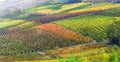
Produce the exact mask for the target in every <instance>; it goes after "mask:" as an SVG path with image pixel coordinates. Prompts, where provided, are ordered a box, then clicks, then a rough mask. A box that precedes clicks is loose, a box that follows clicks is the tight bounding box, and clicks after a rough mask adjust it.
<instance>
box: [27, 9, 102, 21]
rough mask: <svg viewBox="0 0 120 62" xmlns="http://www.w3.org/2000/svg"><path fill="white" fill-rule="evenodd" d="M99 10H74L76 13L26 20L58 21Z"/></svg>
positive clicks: (94, 12)
mask: <svg viewBox="0 0 120 62" xmlns="http://www.w3.org/2000/svg"><path fill="white" fill-rule="evenodd" d="M99 12H102V10H95V11H85V12H76V13H69V14H59V15H53V16H45V17H41V18H36V19H31V20H28V21H36V22H41V23H49V22H54V21H59V20H63V19H67V18H71V17H75V16H80V15H86V14H96V13H99Z"/></svg>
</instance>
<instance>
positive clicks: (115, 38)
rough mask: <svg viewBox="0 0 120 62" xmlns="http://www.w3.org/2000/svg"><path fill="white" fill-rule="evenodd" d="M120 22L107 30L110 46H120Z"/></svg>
mask: <svg viewBox="0 0 120 62" xmlns="http://www.w3.org/2000/svg"><path fill="white" fill-rule="evenodd" d="M119 27H120V21H118V22H114V23H113V24H111V25H110V26H109V28H108V30H107V37H108V39H109V42H108V43H107V44H108V45H118V46H120V28H119Z"/></svg>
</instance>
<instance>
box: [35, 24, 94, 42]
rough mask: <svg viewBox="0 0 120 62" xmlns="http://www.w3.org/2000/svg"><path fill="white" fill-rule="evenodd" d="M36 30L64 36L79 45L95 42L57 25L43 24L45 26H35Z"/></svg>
mask: <svg viewBox="0 0 120 62" xmlns="http://www.w3.org/2000/svg"><path fill="white" fill-rule="evenodd" d="M34 28H40V29H43V30H46V31H50V32H53V33H55V34H57V35H58V36H62V37H64V38H66V39H68V40H71V41H76V42H78V43H84V42H90V41H92V40H93V39H92V38H90V37H87V36H82V35H80V34H78V33H76V32H74V31H71V30H68V29H67V28H65V27H61V26H59V25H56V24H43V25H38V26H35V27H34Z"/></svg>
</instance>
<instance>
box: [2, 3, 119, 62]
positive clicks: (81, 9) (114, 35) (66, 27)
mask: <svg viewBox="0 0 120 62" xmlns="http://www.w3.org/2000/svg"><path fill="white" fill-rule="evenodd" d="M119 26H120V4H119V3H98V4H92V3H87V2H86V3H85V2H82V3H72V4H52V3H46V4H43V5H40V6H36V7H32V8H29V9H26V10H25V12H22V13H21V12H18V13H13V14H11V15H10V16H6V17H2V18H0V62H30V61H31V62H83V61H84V62H100V61H102V62H103V61H105V62H119V61H120V60H119V59H120V51H119V50H120V48H119V46H120V34H119V33H120V32H119V30H120V28H119ZM91 59H92V60H91Z"/></svg>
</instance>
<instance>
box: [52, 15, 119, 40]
mask: <svg viewBox="0 0 120 62" xmlns="http://www.w3.org/2000/svg"><path fill="white" fill-rule="evenodd" d="M115 21H120V20H118V19H116V18H115V17H112V16H103V15H92V14H91V15H83V16H78V17H73V18H70V19H66V20H61V21H57V22H53V23H55V24H58V25H61V26H64V27H67V28H72V30H74V31H76V32H78V33H80V34H83V35H84V36H90V37H92V38H94V39H95V40H97V41H104V40H106V39H107V38H108V37H107V32H108V31H107V30H108V28H109V26H110V25H111V24H112V23H114V22H115Z"/></svg>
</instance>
